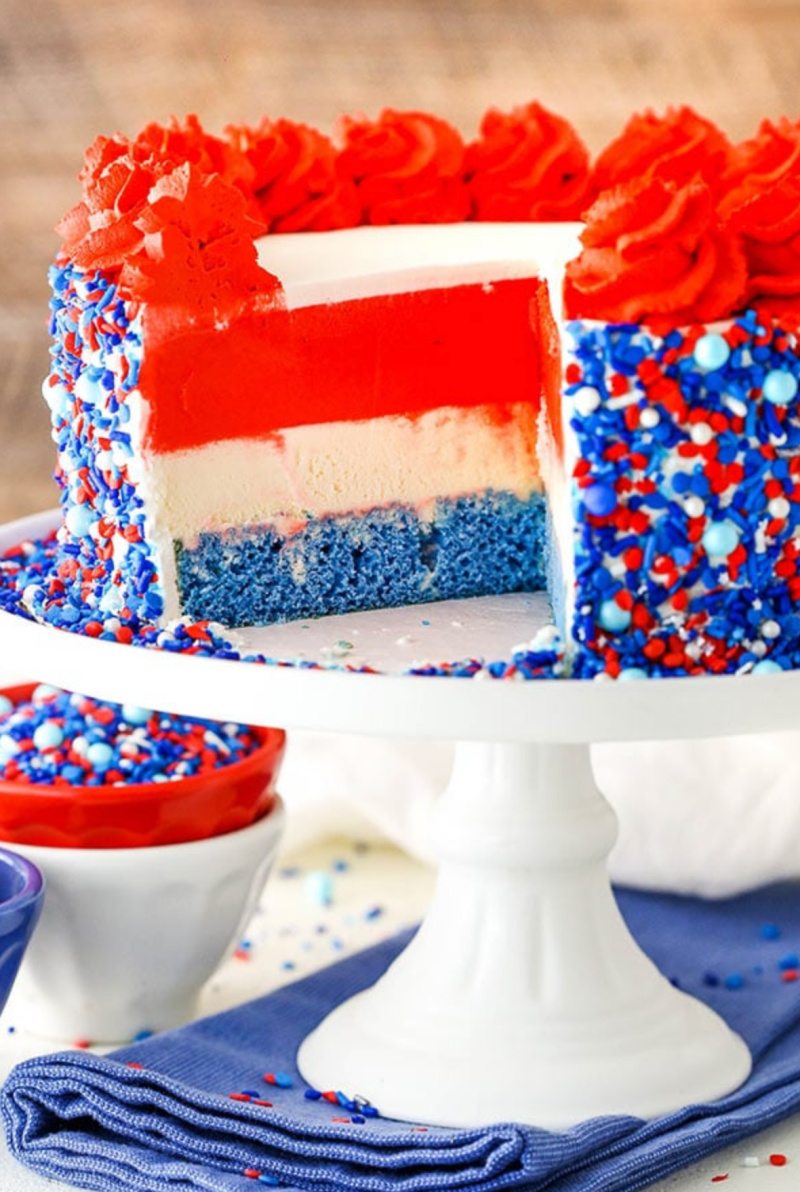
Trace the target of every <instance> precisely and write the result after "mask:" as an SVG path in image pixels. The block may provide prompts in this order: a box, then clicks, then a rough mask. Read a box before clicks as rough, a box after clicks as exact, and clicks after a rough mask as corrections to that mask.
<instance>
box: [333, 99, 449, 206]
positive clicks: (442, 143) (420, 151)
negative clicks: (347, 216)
mask: <svg viewBox="0 0 800 1192" xmlns="http://www.w3.org/2000/svg"><path fill="white" fill-rule="evenodd" d="M338 135H339V137H340V139H341V142H342V146H343V147H342V155H341V159H342V163H343V166H344V169H345V170H346V172H347V173H348V174H349V176H350V177H351V178H352V179H353V181H354V183H355V185H356V188H357V191H358V199H359V203H360V206H361V222H362V223H367V224H400V223H407V224H416V223H458V222H460V221H461V220H465V219H467V218H468V216H469V211H470V197H469V191H468V190H467V187H466V185H465V183H464V179H463V169H464V142H463V140H462V138H461V136H460V134H459V133H458V132H457V131H456V130H455V129H454V128H453V127H452V125H450V124H448V123H447V122H446V121H444V120H440V119H438V118H437V117H436V116H429V115H426V114H425V113H424V112H396V111H393V110H391V109H386V110H385V111H383V112H381V114H380V116H379V117H378V119H377V120H368V119H367V118H366V117H365V116H357V117H351V116H345V117H343V118H342V120H341V121H340V122H339V126H338Z"/></svg>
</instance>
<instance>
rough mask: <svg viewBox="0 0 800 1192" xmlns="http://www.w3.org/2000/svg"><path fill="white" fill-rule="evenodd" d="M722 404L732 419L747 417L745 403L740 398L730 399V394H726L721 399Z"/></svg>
mask: <svg viewBox="0 0 800 1192" xmlns="http://www.w3.org/2000/svg"><path fill="white" fill-rule="evenodd" d="M722 404H723V405H724V406H727V407H728V409H729V410H730V412H731V413H732V414H733V416H734V418H746V417H747V403H746V402H743V401H742V400H741V398H739V397H731V395H730V394H726V395H725V397H723V399H722Z"/></svg>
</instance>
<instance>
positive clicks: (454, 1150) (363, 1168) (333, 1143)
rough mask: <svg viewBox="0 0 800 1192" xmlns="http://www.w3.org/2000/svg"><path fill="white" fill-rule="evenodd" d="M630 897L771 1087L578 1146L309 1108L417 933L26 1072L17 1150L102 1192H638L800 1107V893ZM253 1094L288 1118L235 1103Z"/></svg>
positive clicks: (8, 1089) (572, 1136)
mask: <svg viewBox="0 0 800 1192" xmlns="http://www.w3.org/2000/svg"><path fill="white" fill-rule="evenodd" d="M618 897H619V901H620V906H621V908H622V911H623V914H624V915H625V918H626V919H627V921H628V924H629V926H630V928H631V930H632V931H633V933H634V935H635V936H636V937H637V939H638V940H639V942H640V944H641V946H642V947H643V948H644V950H645V951H646V952H647V953H648V954H649V955H650V956H651V957H652V958H653V960H654V961H655V962H656V964H657V965H658V966H659V967H660V968H661V970H662V971H663V972H664V973H665V974H666V975H667V976H668V977H670V978H671V979H672V980H674V981H675V982H676V983H677V984H679V985H680V986H681V987H682V988H683V989H685V990H686V991H687V992H689V993H692V994H695V995H696V996H698V997H700V998H702V1000H703V1001H705V1002H707V1003H708V1004H709V1005H711V1006H713V1007H714V1008H715V1009H716V1010H717V1011H719V1013H720V1014H722V1015H723V1017H724V1018H725V1019H727V1021H728V1023H729V1024H730V1025H731V1026H732V1027H733V1028H734V1029H735V1030H737V1031H739V1032H740V1034H741V1035H742V1036H743V1037H744V1038H745V1040H746V1042H747V1043H748V1045H749V1047H750V1049H751V1052H752V1054H753V1058H754V1061H755V1066H754V1071H753V1074H752V1076H751V1077H750V1079H749V1080H748V1081H747V1082H746V1083H745V1084H744V1085H743V1086H742V1087H741V1088H740V1089H738V1090H737V1091H736V1092H734V1093H732V1094H731V1095H730V1096H728V1097H725V1098H724V1099H722V1100H720V1101H717V1102H715V1103H714V1104H709V1105H690V1106H687V1107H686V1108H684V1109H682V1110H680V1111H679V1112H677V1113H672V1114H669V1115H667V1116H665V1117H662V1118H659V1119H657V1120H655V1121H651V1122H643V1121H641V1120H639V1119H638V1118H632V1117H606V1118H596V1119H593V1120H591V1121H587V1122H584V1123H582V1124H580V1125H578V1126H576V1127H574V1128H573V1129H570V1130H565V1131H563V1132H560V1133H555V1132H548V1131H545V1130H541V1129H534V1128H531V1127H528V1126H520V1125H515V1124H513V1123H507V1122H505V1123H499V1124H497V1125H492V1126H487V1127H486V1128H483V1129H471V1130H463V1129H459V1130H454V1129H443V1128H433V1127H431V1128H429V1129H428V1130H427V1131H420V1130H414V1129H413V1127H412V1126H411V1125H409V1124H407V1123H400V1122H393V1121H388V1120H384V1119H383V1118H380V1117H379V1118H368V1119H367V1120H366V1121H365V1122H363V1123H359V1122H355V1123H354V1122H352V1120H349V1119H351V1117H352V1116H353V1115H352V1114H351V1113H349V1112H347V1111H346V1110H343V1109H342V1108H341V1107H339V1106H334V1105H331V1104H329V1103H328V1102H327V1101H324V1100H322V1101H310V1100H307V1099H306V1098H305V1096H304V1090H305V1085H304V1083H303V1081H302V1079H301V1078H300V1076H299V1075H298V1073H297V1070H296V1068H295V1063H294V1057H295V1052H296V1050H297V1046H298V1044H299V1042H300V1041H301V1040H302V1039H303V1037H304V1036H305V1035H306V1033H307V1032H308V1031H309V1030H311V1029H312V1027H314V1026H315V1025H316V1024H317V1023H318V1022H319V1021H320V1019H321V1018H323V1017H324V1015H325V1014H326V1013H327V1012H328V1011H329V1010H330V1009H331V1008H332V1007H333V1006H335V1005H336V1004H338V1002H340V1001H341V1000H342V999H343V998H345V997H348V996H350V995H351V994H353V993H355V992H357V991H358V990H360V989H362V988H364V987H365V986H367V985H368V984H371V983H372V982H373V981H374V980H375V979H376V978H377V977H378V976H379V975H380V974H381V973H382V972H383V970H384V969H385V968H386V966H387V965H388V964H389V963H390V962H391V960H392V959H393V958H394V957H395V956H396V955H397V953H398V951H399V950H400V949H401V947H403V946H404V944H405V943H406V942H407V939H408V936H407V935H406V936H403V937H398V938H395V939H392V940H389V941H386V942H385V943H382V944H380V945H378V946H377V947H374V948H371V949H370V950H368V951H366V952H362V953H360V954H359V955H356V956H353V957H351V958H349V959H347V960H344V961H341V962H340V963H338V964H336V965H334V966H332V967H331V968H328V969H326V970H324V971H323V972H320V973H317V974H314V975H313V976H311V977H308V978H306V979H304V980H302V981H299V982H297V983H296V984H294V985H291V986H287V987H286V988H284V989H281V990H279V991H278V992H275V993H272V994H270V995H268V996H267V997H265V998H262V999H260V1000H258V1001H255V1002H251V1003H249V1004H248V1005H245V1006H241V1007H239V1008H237V1009H234V1010H230V1011H228V1012H226V1013H224V1014H219V1015H216V1016H214V1017H212V1018H208V1019H205V1020H203V1021H200V1022H195V1023H192V1024H190V1025H188V1026H186V1027H182V1028H181V1029H180V1030H177V1031H172V1032H170V1033H168V1034H163V1035H160V1036H154V1037H152V1038H150V1039H147V1040H146V1041H144V1042H141V1043H135V1044H132V1045H130V1046H128V1047H126V1048H124V1049H123V1050H121V1051H118V1052H116V1053H115V1054H114V1055H113V1056H110V1057H107V1058H101V1057H98V1056H95V1055H91V1054H89V1053H86V1052H64V1053H59V1054H56V1055H51V1056H45V1057H43V1058H37V1059H33V1060H28V1061H26V1062H25V1063H23V1064H20V1065H19V1066H18V1067H17V1068H15V1069H14V1071H13V1072H12V1073H11V1075H10V1077H9V1078H8V1081H7V1082H6V1084H5V1087H4V1089H3V1091H2V1097H1V1099H0V1107H1V1108H2V1113H3V1118H4V1121H5V1128H6V1133H7V1137H8V1142H9V1146H10V1148H11V1151H12V1153H13V1154H14V1155H16V1156H17V1157H18V1158H19V1159H20V1160H22V1162H24V1163H26V1164H28V1165H30V1166H31V1167H33V1168H35V1169H36V1170H37V1171H39V1172H40V1173H42V1174H43V1175H46V1176H50V1177H52V1178H55V1179H61V1180H64V1181H66V1182H68V1183H73V1184H76V1185H78V1186H80V1187H84V1188H96V1189H101V1190H102V1192H115V1190H116V1189H120V1190H121V1189H126V1190H133V1189H139V1190H143V1192H144V1190H146V1192H201V1190H202V1192H247V1190H248V1189H250V1190H252V1189H254V1188H255V1187H258V1186H262V1187H263V1186H264V1185H265V1184H266V1185H273V1186H274V1185H281V1186H283V1187H287V1188H297V1189H312V1190H319V1192H329V1190H330V1192H334V1190H335V1192H350V1190H352V1192H415V1190H420V1192H422V1190H425V1189H439V1188H448V1189H461V1188H463V1189H466V1190H469V1192H490V1190H493V1189H500V1188H515V1189H526V1190H530V1192H533V1190H534V1189H544V1188H547V1189H548V1192H595V1190H597V1192H600V1190H602V1192H616V1190H618V1189H619V1190H622V1189H624V1190H626V1192H629V1190H632V1189H635V1188H640V1187H642V1186H644V1185H646V1184H648V1183H650V1182H652V1181H653V1180H656V1179H658V1178H659V1177H662V1176H664V1175H666V1174H668V1173H670V1172H672V1171H675V1170H676V1169H678V1168H679V1167H681V1166H683V1165H685V1164H688V1163H690V1162H692V1161H694V1160H696V1159H698V1158H700V1157H701V1156H703V1155H706V1154H709V1153H710V1152H712V1151H714V1150H715V1149H717V1148H719V1147H721V1146H723V1145H726V1144H728V1143H731V1142H734V1141H736V1140H737V1139H742V1138H745V1137H746V1136H747V1135H749V1134H752V1133H753V1132H755V1131H757V1130H759V1129H762V1128H763V1127H765V1126H768V1125H771V1124H772V1123H774V1122H776V1121H779V1120H780V1119H781V1118H783V1117H785V1116H786V1115H787V1114H789V1113H791V1112H793V1111H795V1110H796V1109H798V1108H800V981H796V980H795V979H794V976H795V974H794V971H793V970H794V968H795V967H796V966H800V960H798V957H797V956H796V955H795V952H797V951H798V950H800V885H789V884H785V885H780V886H772V887H769V888H766V889H763V890H759V891H756V892H754V893H751V894H747V895H744V896H741V897H738V898H734V899H727V900H725V901H720V902H701V901H698V900H695V899H686V898H677V897H672V896H663V895H652V894H641V893H633V892H630V891H622V892H619V893H618ZM131 1064H134V1065H136V1066H133V1067H131V1066H129V1065H131ZM138 1065H141V1067H139V1066H138ZM265 1072H273V1073H278V1072H281V1073H282V1072H285V1073H287V1074H289V1075H291V1077H292V1080H293V1083H292V1087H290V1088H281V1087H274V1088H273V1087H270V1086H268V1085H265V1084H264V1083H263V1080H262V1076H263V1074H264V1073H265ZM246 1090H252V1091H253V1092H255V1093H256V1095H257V1096H259V1097H261V1098H266V1099H268V1100H270V1101H272V1103H273V1107H272V1108H268V1107H266V1106H259V1105H256V1104H255V1103H254V1102H252V1101H251V1102H243V1101H238V1100H231V1099H230V1096H229V1095H230V1093H232V1092H235V1093H239V1092H243V1091H246ZM353 1091H354V1090H345V1092H348V1093H351V1094H352V1092H353ZM336 1117H338V1118H345V1119H347V1120H345V1121H333V1120H332V1119H333V1118H336ZM246 1173H247V1174H246Z"/></svg>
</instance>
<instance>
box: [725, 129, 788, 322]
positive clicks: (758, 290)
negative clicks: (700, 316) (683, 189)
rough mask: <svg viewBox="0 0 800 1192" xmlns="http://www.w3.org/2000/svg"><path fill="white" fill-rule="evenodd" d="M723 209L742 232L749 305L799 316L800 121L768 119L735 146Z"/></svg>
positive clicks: (733, 226) (728, 221)
mask: <svg viewBox="0 0 800 1192" xmlns="http://www.w3.org/2000/svg"><path fill="white" fill-rule="evenodd" d="M724 183H725V192H724V194H723V197H722V200H721V203H720V213H721V215H722V218H723V219H724V220H725V222H726V224H727V226H728V227H729V228H730V230H731V232H732V233H733V234H735V235H737V236H740V237H741V240H742V245H743V247H744V252H745V256H746V258H747V274H748V276H747V288H746V293H745V301H746V302H747V304H748V305H751V306H754V307H756V308H758V309H762V310H767V311H770V312H772V313H775V314H783V315H786V314H791V315H793V316H794V317H795V319H796V318H797V317H798V316H800V124H797V123H793V122H790V121H789V120H780V121H778V122H777V123H772V122H771V121H769V120H765V121H764V122H763V123H762V124H761V126H760V128H759V130H758V133H757V134H756V136H755V137H753V138H751V139H750V140H748V141H744V142H743V143H742V144H741V145H738V146H737V148H736V159H735V161H734V163H733V164H732V166H731V168H730V169H729V171H728V174H727V175H726V177H725V179H724Z"/></svg>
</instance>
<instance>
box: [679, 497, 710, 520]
mask: <svg viewBox="0 0 800 1192" xmlns="http://www.w3.org/2000/svg"><path fill="white" fill-rule="evenodd" d="M684 509H685V510H686V516H687V517H702V516H703V514H704V513H705V511H706V503H705V501H704V500H703V498H702V497H696V496H691V497H687V498H686V504H685V505H684Z"/></svg>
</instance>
